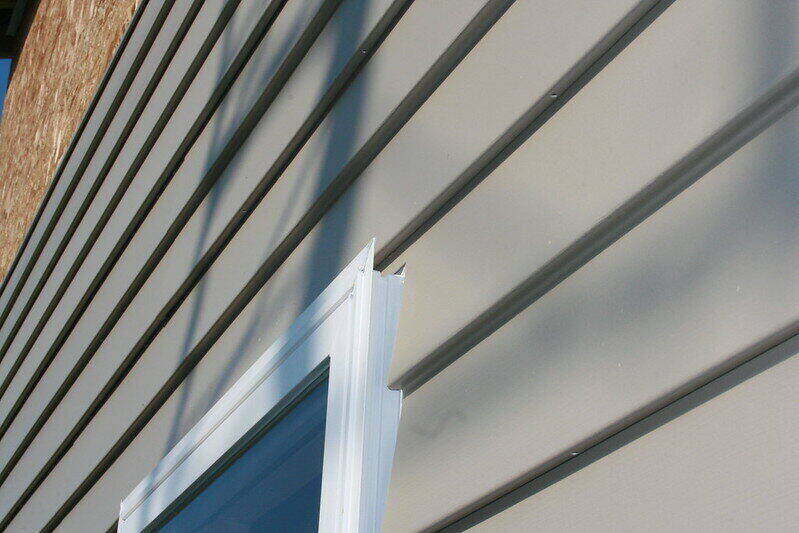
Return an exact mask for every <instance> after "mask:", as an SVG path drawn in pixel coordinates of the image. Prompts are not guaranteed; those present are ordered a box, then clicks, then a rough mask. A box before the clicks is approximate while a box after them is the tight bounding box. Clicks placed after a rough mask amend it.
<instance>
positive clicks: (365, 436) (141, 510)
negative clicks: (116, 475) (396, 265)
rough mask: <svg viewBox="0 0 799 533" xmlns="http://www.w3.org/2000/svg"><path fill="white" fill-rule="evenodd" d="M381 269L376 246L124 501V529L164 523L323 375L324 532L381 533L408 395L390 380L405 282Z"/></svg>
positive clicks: (361, 255) (137, 529) (360, 257)
mask: <svg viewBox="0 0 799 533" xmlns="http://www.w3.org/2000/svg"><path fill="white" fill-rule="evenodd" d="M373 263H374V240H372V242H371V243H370V244H369V245H368V246H367V247H366V248H365V249H364V250H363V251H361V253H359V254H358V255H357V256H356V258H355V259H354V260H353V261H352V262H351V263H350V264H349V265H348V266H347V267H346V268H345V269H344V271H343V272H341V273H340V274H339V275H338V276H337V277H336V279H335V280H334V281H333V282H332V283H331V284H330V285H329V286H328V288H327V289H325V290H324V291H323V292H322V294H321V295H320V296H318V297H317V298H316V299H315V300H314V302H313V303H312V304H311V305H310V306H309V307H308V309H306V310H305V311H304V312H303V313H302V314H301V315H300V317H299V318H298V319H297V320H296V321H295V323H294V324H293V325H292V326H291V327H290V328H289V330H288V331H287V332H286V333H285V334H284V335H282V336H281V337H279V338H278V339H277V340H276V341H275V342H274V343H273V345H272V346H271V347H270V348H269V349H268V350H267V351H266V352H265V353H264V354H263V355H262V356H261V357H260V358H258V360H256V361H255V363H253V365H252V366H251V367H250V368H249V369H248V370H247V371H246V372H245V373H244V375H242V376H241V378H239V379H238V380H237V381H236V383H235V384H234V385H233V386H232V387H231V388H230V389H229V390H228V391H227V392H226V393H225V394H224V395H223V396H222V398H220V399H219V401H217V402H216V403H215V404H214V406H213V407H211V409H210V410H209V411H208V413H206V414H205V415H204V416H203V417H202V418H201V419H200V420H199V421H198V422H197V424H196V425H195V426H194V427H193V428H192V429H191V430H190V431H189V433H188V434H186V435H185V436H184V437H183V438H182V439H181V440H180V441H179V442H178V443H177V444H176V445H175V446H174V447H173V448H172V450H171V451H170V452H169V453H168V454H167V455H166V457H164V458H163V459H162V460H161V461H160V462H159V463H158V465H157V466H156V468H155V469H154V470H153V471H152V472H151V473H150V475H148V476H147V477H145V479H144V480H142V482H141V483H139V485H138V486H137V487H136V488H135V489H134V490H133V492H131V494H130V495H129V496H128V497H126V498H125V499H124V500H123V501H122V504H121V505H120V511H119V516H120V519H119V521H118V524H119V526H118V531H120V532H125V533H138V532H140V531H144V530H150V529H152V528H154V527H156V525H163V523H165V522H166V521H167V520H168V519H169V518H171V516H173V515H174V513H175V512H177V509H175V507H176V506H177V504H178V503H185V501H186V500H187V499H188V498H190V497H192V496H193V495H194V494H196V493H197V492H198V491H200V490H202V488H203V487H204V483H203V481H204V480H205V479H207V478H208V477H209V476H212V475H215V474H218V473H219V472H220V471H221V470H222V469H223V468H224V467H225V466H226V464H229V462H230V460H231V459H235V457H237V456H238V455H239V454H240V453H241V452H242V451H243V450H244V449H246V446H247V445H248V444H249V443H250V442H252V441H253V440H254V439H255V438H257V436H258V435H259V434H262V433H263V431H264V430H265V429H267V430H268V426H270V425H271V424H273V423H274V420H275V419H277V418H278V417H279V416H281V415H282V414H283V413H285V412H286V410H287V409H290V408H291V406H292V405H294V404H295V403H296V401H297V397H298V396H300V395H301V394H302V392H303V391H304V390H307V388H308V387H309V384H313V383H314V382H317V381H318V379H319V378H320V375H321V374H324V373H327V376H328V380H329V387H328V400H327V414H326V423H325V438H324V442H325V444H324V460H323V470H322V488H321V505H320V513H319V515H320V516H319V529H320V530H321V531H330V532H342V533H344V532H350V531H364V532H367V531H377V530H379V524H380V521H381V519H382V514H383V509H384V507H385V503H386V502H385V495H386V494H387V491H388V482H389V477H390V470H391V463H392V459H393V451H394V444H395V441H396V432H397V426H398V424H399V411H400V406H401V396H402V394H401V392H399V391H393V390H390V389H388V387H387V384H386V379H387V377H388V370H389V366H390V361H391V353H392V350H393V345H394V340H395V336H396V329H397V323H398V317H399V306H400V299H401V293H402V285H403V282H404V277H403V276H385V277H384V276H381V275H380V274H379V273H378V272H375V271H374V270H373Z"/></svg>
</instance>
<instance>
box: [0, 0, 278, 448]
mask: <svg viewBox="0 0 799 533" xmlns="http://www.w3.org/2000/svg"><path fill="white" fill-rule="evenodd" d="M208 5H209V6H211V9H210V10H209V11H206V12H204V13H203V14H204V15H208V16H211V15H217V14H218V7H219V6H221V5H222V2H213V3H212V2H209V3H208ZM214 8H216V9H214ZM262 11H263V6H262V5H261V4H260V3H259V4H258V5H255V3H247V4H245V5H242V6H241V7H240V9H239V10H238V11H237V13H236V15H235V16H234V18H233V19H232V20H231V22H230V23H229V27H228V28H227V30H226V31H225V32H224V33H223V34H222V36H221V37H220V42H219V43H217V45H216V46H215V47H214V50H213V52H212V53H211V54H210V55H209V58H208V60H207V61H206V63H205V64H204V65H203V67H202V69H201V71H200V72H199V73H198V75H197V78H196V79H195V83H194V84H193V85H192V86H191V88H190V89H189V91H188V92H187V94H186V97H185V98H184V99H183V101H182V102H181V103H180V105H179V106H178V108H177V109H176V111H175V113H174V115H173V116H172V119H171V120H170V121H169V123H168V124H167V126H166V129H165V131H164V133H163V134H162V136H161V137H160V138H159V140H158V142H157V143H156V145H155V147H154V149H153V151H152V152H151V153H150V156H149V157H148V158H147V159H146V160H145V162H144V165H143V166H142V168H141V169H140V170H139V172H138V174H137V176H136V178H135V179H134V180H133V183H132V186H131V188H130V189H129V190H128V193H127V195H126V196H125V198H124V199H123V202H122V203H121V204H120V205H119V207H118V209H117V210H116V211H115V213H114V215H113V216H112V218H111V219H110V220H109V223H108V225H107V226H106V228H105V230H104V232H103V233H102V234H101V235H100V238H99V240H98V241H97V243H96V245H95V247H94V248H93V249H92V251H91V253H90V255H89V256H88V258H87V260H86V261H85V263H84V264H83V267H82V268H81V269H80V270H79V271H78V274H77V276H76V277H75V279H74V280H73V281H72V283H71V285H70V287H69V289H68V291H67V292H66V294H65V295H64V297H63V299H62V301H61V302H60V305H59V306H58V307H57V308H56V309H55V312H54V313H53V315H52V318H51V320H50V321H49V323H48V324H47V326H46V327H45V329H44V330H43V332H42V333H41V335H40V336H39V337H38V339H37V341H36V343H35V344H34V345H33V349H32V350H31V353H30V356H29V357H28V359H27V360H26V362H25V365H24V366H23V367H22V368H21V369H20V372H19V376H18V377H17V379H16V380H15V382H14V385H16V387H18V389H17V390H19V389H20V388H21V387H22V386H23V384H25V383H27V382H28V380H29V379H30V377H31V375H32V374H33V373H34V371H35V369H37V367H38V366H39V365H40V364H41V360H42V359H43V358H44V356H45V352H46V351H47V350H48V347H50V346H51V345H52V344H53V343H54V342H55V341H56V340H57V339H58V335H59V334H60V332H61V331H62V329H63V326H64V323H65V322H67V321H68V320H69V319H70V316H71V314H72V312H73V309H74V307H75V306H76V305H77V304H78V303H79V302H80V301H81V298H82V297H83V293H84V291H86V290H87V288H88V287H89V286H90V284H91V282H92V280H93V278H94V277H95V275H96V271H97V268H98V267H99V265H100V264H102V263H103V261H105V260H106V258H107V257H108V255H109V254H111V253H112V252H113V250H114V247H115V245H116V243H117V242H118V239H120V238H121V235H122V234H123V233H124V231H125V229H126V227H127V226H128V224H129V222H130V219H131V218H132V217H133V215H134V213H135V212H136V211H137V210H138V209H139V207H140V205H141V203H142V202H143V201H144V199H145V197H146V196H147V195H148V193H149V191H150V189H151V188H152V186H153V182H154V181H155V180H156V178H157V177H158V176H159V175H160V174H161V173H162V172H163V171H164V168H165V167H166V166H167V165H168V162H169V160H170V158H171V157H172V156H173V154H174V152H175V151H176V150H177V148H178V145H179V144H180V142H181V141H182V139H183V138H185V137H186V135H187V134H188V132H189V129H190V128H191V126H192V125H193V124H194V123H195V121H197V120H198V119H199V115H200V113H201V111H202V109H203V106H204V105H205V104H206V102H207V101H208V99H209V98H210V97H211V96H212V93H213V91H214V89H215V87H216V82H218V80H219V78H221V76H222V74H223V73H224V72H225V71H226V70H227V68H228V67H229V66H230V64H231V62H232V61H233V57H234V55H235V54H234V53H233V50H237V49H238V48H239V47H240V46H241V45H242V43H243V41H244V40H245V39H246V37H247V36H248V35H250V32H251V31H252V29H253V27H254V26H255V22H256V21H257V15H259V14H260V13H261V12H262ZM254 14H255V15H256V16H253V15H254ZM200 29H201V30H202V29H203V25H200ZM101 323H102V318H100V319H93V320H89V319H86V320H84V321H82V322H79V324H78V329H77V335H73V336H72V337H70V338H68V339H67V343H66V344H65V346H64V347H63V348H62V349H61V350H60V352H58V357H56V359H55V362H54V363H53V364H52V366H51V367H50V368H49V369H48V371H47V372H46V373H45V374H44V377H43V380H42V381H41V382H40V383H39V384H38V386H37V388H36V389H34V392H33V396H32V397H31V398H30V399H29V400H28V402H27V403H26V405H25V406H24V410H23V411H22V412H21V413H20V415H19V416H18V418H17V419H16V420H15V422H14V425H12V427H11V429H10V430H9V437H11V440H8V439H3V440H0V454H5V455H0V457H3V458H4V459H6V458H8V457H9V455H8V454H10V453H12V452H13V450H14V449H15V446H16V445H17V444H18V442H19V439H21V438H22V435H21V434H19V432H20V430H18V429H16V428H24V429H25V430H27V428H29V427H30V425H31V424H32V423H33V420H35V418H36V417H37V416H38V414H39V413H40V412H41V409H42V407H43V406H44V405H45V404H46V402H47V399H48V398H49V397H52V394H53V391H54V390H55V389H56V388H57V387H58V386H59V385H60V383H61V382H62V381H63V379H64V376H66V375H67V374H68V372H69V369H70V368H72V367H73V366H74V363H75V360H76V359H77V358H78V357H79V356H80V355H81V353H82V347H83V346H85V345H86V344H87V343H88V342H89V341H90V340H91V334H92V331H93V330H92V329H88V328H93V329H94V330H96V329H97V328H98V327H99V325H100V324H101ZM81 326H82V327H84V328H87V329H80V328H81ZM12 400H14V396H13V395H9V396H8V397H4V398H3V399H2V400H0V406H2V412H4V413H5V412H6V411H7V410H8V408H9V406H10V405H11V402H12ZM15 434H16V435H17V436H16V438H14V437H13V436H14V435H15ZM23 434H24V433H23Z"/></svg>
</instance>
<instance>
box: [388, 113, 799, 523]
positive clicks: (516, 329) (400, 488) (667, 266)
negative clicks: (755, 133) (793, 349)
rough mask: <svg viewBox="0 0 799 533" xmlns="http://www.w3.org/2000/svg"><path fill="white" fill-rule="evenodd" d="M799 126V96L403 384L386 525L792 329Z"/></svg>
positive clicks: (666, 395)
mask: <svg viewBox="0 0 799 533" xmlns="http://www.w3.org/2000/svg"><path fill="white" fill-rule="evenodd" d="M797 141H799V110H794V111H793V112H792V113H791V114H789V115H787V116H785V117H784V118H783V119H782V120H781V121H780V122H778V123H776V124H775V125H773V126H772V127H771V128H770V129H769V130H767V131H766V132H765V133H763V134H761V135H760V136H759V137H758V138H756V139H755V140H753V141H751V143H750V144H748V145H747V146H745V147H744V148H742V149H741V150H740V151H738V152H737V153H736V154H734V155H733V156H731V157H730V158H729V159H728V160H727V161H725V162H724V163H722V164H721V165H720V166H718V167H717V168H716V169H714V170H713V171H711V172H710V173H709V174H708V175H706V176H705V177H704V178H702V179H701V180H700V181H699V182H697V183H696V184H694V185H693V186H692V187H691V188H690V189H688V190H687V191H685V192H684V193H682V195H680V196H678V197H677V198H676V199H674V200H672V202H670V203H669V204H667V205H666V206H665V207H663V208H662V209H661V210H660V211H658V212H657V213H656V214H654V215H653V216H652V217H650V218H649V219H648V220H646V221H645V222H644V223H642V224H641V225H640V226H639V227H637V228H635V229H633V230H632V231H631V232H630V233H628V234H627V235H626V236H625V237H623V238H622V239H621V240H619V241H618V242H616V243H615V244H614V245H613V246H611V247H610V248H608V249H607V250H605V251H604V252H603V253H601V254H600V255H598V256H597V257H595V258H594V259H593V260H592V261H591V262H589V263H588V264H587V265H585V266H584V267H583V268H581V269H580V270H578V271H577V272H576V273H575V274H573V275H572V276H571V277H569V278H568V279H566V280H565V281H564V282H562V283H561V284H560V285H559V286H557V287H556V288H555V289H553V290H552V291H551V292H550V293H548V294H547V295H545V296H544V297H542V298H541V299H540V300H538V301H537V302H536V303H535V304H534V305H533V306H531V307H530V308H528V309H527V310H526V311H524V312H523V313H521V314H519V315H518V316H516V317H515V318H514V319H512V320H511V321H510V322H508V323H507V324H505V325H504V326H503V327H502V328H500V329H499V330H498V331H496V332H495V333H494V334H493V335H491V336H490V337H488V338H487V339H486V340H484V341H483V342H482V343H480V344H479V345H478V346H477V347H475V348H473V349H472V350H471V351H469V352H468V353H467V354H466V355H464V356H463V357H462V358H460V359H459V360H457V361H456V362H455V363H453V364H452V365H451V366H449V367H448V368H446V369H445V370H444V371H443V372H442V373H440V374H439V375H437V376H436V377H435V378H433V379H432V380H431V381H430V382H428V383H427V384H425V385H424V386H423V387H422V388H420V389H419V390H417V391H416V392H415V393H413V394H412V395H410V396H409V397H408V398H406V401H405V404H404V411H403V419H402V422H401V427H400V433H399V442H398V448H397V454H396V456H395V464H394V477H393V478H392V486H391V489H390V494H391V496H390V503H389V508H388V513H387V519H386V525H387V530H388V531H407V530H408V529H418V528H421V527H424V526H428V525H430V524H432V523H436V522H438V521H440V520H443V519H446V518H447V517H449V516H451V515H452V514H453V513H454V512H459V511H460V510H462V509H466V508H468V507H469V506H470V505H472V504H473V503H475V502H479V501H480V500H481V499H482V498H484V497H488V496H490V494H491V493H492V492H494V491H498V490H501V489H502V488H503V487H504V486H506V485H507V484H510V483H514V482H516V480H518V479H520V478H526V477H528V476H532V475H535V474H537V473H540V472H542V471H545V470H546V469H548V468H550V467H551V466H553V465H554V464H557V463H558V462H560V461H563V460H564V459H566V458H568V457H570V456H571V455H572V454H573V453H579V452H581V451H582V450H584V449H585V448H586V447H588V446H590V445H592V444H593V443H595V442H596V440H597V439H600V438H602V437H603V436H607V435H609V434H611V433H613V432H614V431H616V430H618V429H619V428H621V427H624V426H625V425H627V424H629V423H630V422H631V421H634V420H636V419H637V418H640V417H641V416H643V415H644V414H646V413H648V412H651V411H652V410H653V409H655V408H657V407H659V406H662V405H663V404H665V403H667V402H668V401H670V400H672V399H673V398H674V397H675V395H678V394H679V393H680V391H681V390H684V389H685V388H686V387H690V386H691V384H692V383H696V382H697V381H701V380H702V379H706V378H705V376H708V375H712V374H713V373H715V372H719V371H721V369H724V368H728V367H730V366H731V365H734V364H735V363H737V362H738V361H739V360H740V359H741V358H742V357H746V356H747V355H750V356H751V354H750V353H749V352H748V351H749V350H750V349H751V348H752V346H756V345H758V344H759V343H761V342H764V340H765V339H769V338H771V337H772V336H775V335H780V334H783V333H784V332H786V331H790V329H791V328H793V329H795V328H796V326H797V324H799V312H797V307H796V299H797V297H799V279H798V278H797V277H796V276H795V275H793V274H792V273H793V271H794V270H795V268H794V265H795V264H796V262H797V260H799V236H798V235H797V233H796V220H797V217H799V212H797V206H799V186H798V185H799V183H797V181H796V179H795V168H796V164H797V157H796V152H795V150H792V148H790V147H791V146H793V145H794V144H795V143H796V142H797ZM409 279H410V276H409ZM401 334H402V335H408V334H409V333H408V332H407V330H406V331H404V332H402V333H401ZM429 494H436V498H435V499H431V498H429V497H426V495H429ZM409 521H410V522H409Z"/></svg>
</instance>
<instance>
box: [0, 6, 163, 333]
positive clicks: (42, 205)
mask: <svg viewBox="0 0 799 533" xmlns="http://www.w3.org/2000/svg"><path fill="white" fill-rule="evenodd" d="M148 3H149V0H142V1H141V3H140V4H139V7H138V8H136V11H135V12H134V14H133V17H132V18H131V21H130V24H128V28H127V29H126V30H125V33H124V35H123V36H122V40H121V41H120V42H119V46H117V49H116V51H115V52H114V55H113V56H112V57H111V61H110V62H109V64H108V68H107V69H106V71H105V74H104V75H103V78H102V79H101V80H100V83H99V85H98V86H97V90H96V91H95V93H94V96H93V97H92V100H91V102H89V106H88V107H87V108H86V112H85V113H84V114H83V118H82V119H81V121H80V124H78V128H77V129H76V130H75V133H73V134H72V140H71V141H70V143H69V145H68V146H67V149H66V150H65V151H64V155H63V156H62V157H61V161H60V162H59V163H58V167H57V168H56V172H55V175H54V176H53V179H52V181H51V182H50V185H49V186H48V187H47V191H45V193H44V196H43V197H42V201H41V202H40V203H39V208H38V209H37V210H36V215H35V216H34V217H33V220H32V221H31V224H30V226H29V227H28V231H27V232H26V233H25V237H24V238H23V240H22V244H20V246H19V249H18V250H17V253H16V255H15V256H14V260H13V261H12V262H11V266H10V267H9V268H8V272H6V275H5V276H4V277H3V282H2V284H0V296H2V294H3V292H4V291H5V289H6V285H8V281H9V279H11V276H12V275H13V274H14V270H15V269H16V267H17V265H18V263H19V261H20V259H21V257H22V253H23V252H24V251H25V248H26V247H27V246H28V243H29V241H30V239H31V236H32V234H33V230H34V229H36V225H37V224H38V223H39V220H40V219H41V217H42V213H43V212H44V208H45V206H46V205H47V202H48V201H49V200H50V197H51V196H52V195H53V191H54V190H55V187H56V185H57V184H58V180H59V178H60V176H61V174H62V173H63V172H64V167H66V164H67V161H68V160H69V158H70V157H71V156H72V152H73V151H74V150H75V146H76V145H77V144H78V139H79V138H80V137H81V136H82V135H83V131H84V129H85V128H86V125H87V124H88V122H89V118H90V117H91V115H92V113H93V112H94V109H95V108H96V107H97V104H98V102H99V101H100V96H102V94H103V91H104V90H105V88H106V86H107V85H108V81H109V80H110V79H111V75H112V74H113V73H114V69H115V68H116V66H117V63H119V59H120V58H121V57H122V54H123V52H124V51H125V48H126V47H127V45H128V41H130V37H131V36H132V35H133V32H134V31H135V30H136V27H137V25H138V23H139V19H141V16H142V13H144V10H145V9H146V8H147V4H148ZM0 326H2V322H0Z"/></svg>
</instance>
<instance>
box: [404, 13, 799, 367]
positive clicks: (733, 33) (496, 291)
mask: <svg viewBox="0 0 799 533" xmlns="http://www.w3.org/2000/svg"><path fill="white" fill-rule="evenodd" d="M781 6H782V7H781V8H777V7H776V6H774V4H773V3H771V2H748V3H735V2H724V1H714V2H699V3H691V2H688V3H681V4H675V5H673V6H671V7H670V8H669V9H667V10H666V11H665V12H664V13H663V15H661V16H660V17H659V18H658V20H656V21H655V22H654V23H653V25H652V26H651V27H649V28H648V29H647V30H645V32H644V33H643V34H642V35H641V36H640V37H639V38H638V39H636V40H635V42H634V43H633V44H632V45H631V46H629V47H628V48H627V49H626V50H625V51H623V52H622V53H621V54H620V55H619V57H617V58H616V59H615V60H614V61H613V62H612V63H611V64H610V65H609V66H608V67H607V68H605V69H604V70H603V71H602V72H601V73H600V74H599V75H598V76H597V77H596V78H595V79H594V80H592V81H591V82H590V84H589V85H588V86H586V87H585V88H584V89H583V90H582V91H581V92H580V93H579V94H578V95H577V96H576V97H574V98H573V99H572V100H571V101H570V102H569V103H568V104H567V105H566V106H565V107H564V109H563V110H562V111H560V112H559V113H558V114H557V115H556V116H555V117H554V118H553V119H552V120H550V121H549V123H547V124H546V125H545V126H544V127H542V128H541V129H540V130H539V131H538V132H536V133H535V134H534V135H533V137H532V138H530V139H529V140H528V141H527V142H526V143H525V144H524V145H523V146H522V147H521V148H520V149H519V150H517V151H516V152H515V153H514V154H513V155H512V156H511V157H510V158H508V159H507V160H506V161H505V162H504V163H503V164H502V165H500V167H499V168H497V170H495V171H494V173H493V174H492V176H491V178H489V179H487V180H485V181H484V182H483V183H481V184H480V185H478V186H477V187H476V188H475V190H474V191H472V192H471V193H470V195H469V196H468V197H466V198H465V199H464V200H463V201H462V202H460V203H459V204H458V205H457V206H456V207H455V208H453V210H452V211H451V212H449V213H448V214H447V215H446V216H445V217H444V218H443V219H442V220H441V221H439V222H438V223H437V224H436V225H435V226H434V227H433V228H432V229H431V230H430V231H428V232H427V233H426V234H425V235H424V236H423V237H422V238H420V239H419V240H418V241H417V242H416V243H414V244H413V246H412V247H411V248H409V249H408V250H407V251H406V252H405V253H404V254H402V255H401V256H400V257H399V258H398V259H397V260H395V261H394V263H393V265H391V266H390V267H389V268H388V270H392V269H396V268H398V267H399V265H401V264H403V263H407V264H408V265H410V266H411V268H413V269H414V270H417V271H418V272H417V274H416V276H414V277H413V279H410V280H409V282H408V287H407V293H406V295H407V299H408V302H409V304H408V305H406V306H405V307H404V308H403V312H402V318H401V320H400V332H404V333H406V334H401V335H400V336H399V338H398V341H397V351H396V353H395V357H394V364H393V369H392V381H393V380H396V379H398V378H400V377H401V376H402V375H403V374H404V373H406V372H407V371H409V370H410V369H411V368H412V367H413V365H414V364H416V363H418V362H419V360H420V359H421V358H422V357H424V356H426V355H428V354H429V353H431V352H433V351H434V350H435V349H436V348H437V347H439V346H440V345H442V344H443V343H444V342H445V341H447V340H448V339H449V338H450V337H451V336H453V335H454V334H456V333H457V332H458V331H459V330H460V329H461V328H463V327H464V326H466V325H468V324H469V323H470V322H471V321H472V320H474V319H475V317H477V316H478V315H480V313H482V312H483V311H485V310H486V309H488V308H489V307H490V306H491V305H492V304H494V303H495V302H497V301H498V300H500V298H502V297H503V296H504V295H506V294H508V293H510V292H511V291H512V290H513V289H514V288H515V287H517V286H519V285H520V284H521V283H522V282H523V281H525V279H527V277H528V276H530V275H531V274H533V273H534V272H536V271H539V269H541V268H542V267H543V266H544V265H546V264H547V262H548V261H550V260H552V259H553V258H554V257H555V256H557V255H558V254H559V253H561V252H563V251H564V250H566V249H567V247H569V246H570V245H571V244H572V243H574V242H575V241H576V240H577V239H578V238H580V237H581V236H582V235H585V234H586V233H587V232H588V231H589V230H590V229H591V228H592V227H594V226H596V225H597V224H599V223H600V222H601V221H603V219H604V218H605V217H607V216H608V215H609V214H610V213H611V212H612V211H613V210H614V209H616V208H617V207H619V206H620V205H622V204H623V203H624V202H626V201H628V200H630V199H631V198H632V197H633V196H634V195H636V194H637V193H638V192H639V191H641V190H643V189H644V188H645V187H646V186H647V185H649V184H650V183H652V182H653V181H654V180H655V179H656V178H658V177H659V176H661V175H664V174H666V173H667V172H668V171H669V169H670V168H672V167H673V166H674V165H675V164H676V163H677V162H678V161H680V160H681V159H682V158H683V157H685V156H686V155H687V154H689V152H691V151H692V150H694V149H695V148H697V147H698V146H699V145H700V144H701V143H703V142H704V141H705V140H706V139H708V138H709V137H710V136H711V135H713V134H714V133H715V132H716V131H718V130H719V129H720V128H722V127H723V126H725V124H727V123H728V122H730V121H731V120H732V119H734V117H735V116H736V115H737V114H738V113H739V112H741V111H742V110H744V109H745V108H746V107H747V106H749V105H751V104H752V103H753V102H755V101H756V100H757V98H758V97H760V96H762V95H763V94H765V93H766V92H767V91H768V90H769V89H771V88H772V87H774V86H775V84H776V83H777V82H779V81H780V80H781V79H782V78H783V77H784V76H785V75H786V74H788V73H790V72H793V71H794V70H795V69H797V68H799V44H797V43H795V42H794V43H793V44H792V41H791V40H790V39H789V38H788V37H789V36H790V35H792V34H793V32H794V29H795V21H796V19H795V18H792V17H791V16H790V13H791V11H792V10H793V6H789V5H788V4H782V5H781ZM780 9H782V11H780ZM764 28H769V30H768V32H765V31H764ZM753 36H758V37H759V38H760V39H761V41H762V42H761V43H759V44H757V45H755V43H754V42H753ZM753 65H756V66H757V68H754V67H753ZM676 177H677V178H680V177H681V176H676ZM462 287H468V290H463V289H462ZM411 332H412V333H411Z"/></svg>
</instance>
